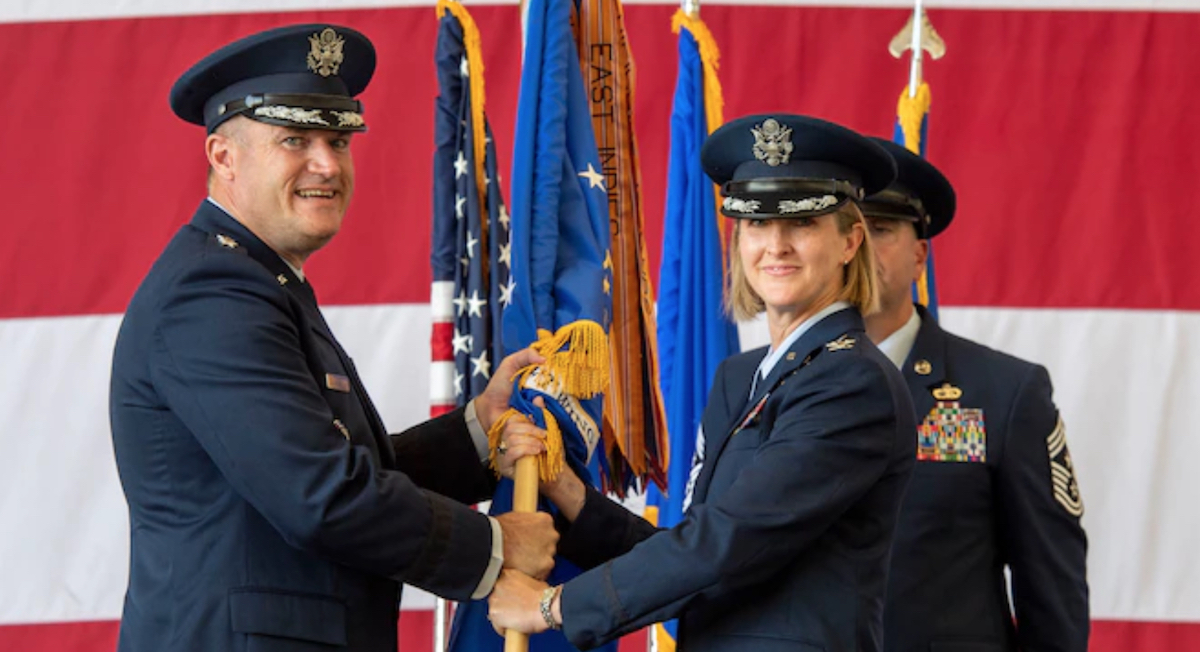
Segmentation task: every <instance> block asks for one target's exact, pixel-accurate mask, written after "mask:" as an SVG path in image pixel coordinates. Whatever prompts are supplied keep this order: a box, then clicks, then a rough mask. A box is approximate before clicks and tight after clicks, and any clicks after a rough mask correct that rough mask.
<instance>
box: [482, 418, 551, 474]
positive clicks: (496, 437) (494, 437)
mask: <svg viewBox="0 0 1200 652" xmlns="http://www.w3.org/2000/svg"><path fill="white" fill-rule="evenodd" d="M513 417H518V418H521V419H528V418H529V417H526V416H525V415H524V414H521V413H520V412H518V411H517V410H516V409H514V408H508V410H506V411H505V412H504V414H503V415H501V416H500V418H499V419H496V423H493V424H492V427H491V428H490V429H489V430H488V445H489V447H490V448H491V451H492V453H491V457H490V459H491V466H492V470H493V471H495V472H496V473H497V475H498V474H499V473H500V466H499V464H498V463H497V462H496V447H497V446H499V445H500V439H501V437H500V435H501V433H503V432H504V425H505V424H506V423H508V420H509V419H511V418H513ZM542 418H543V419H545V420H546V452H545V453H544V454H542V455H538V478H539V479H541V481H542V482H552V481H554V480H556V479H558V476H559V474H561V473H562V468H563V459H564V451H563V438H562V430H561V429H560V428H559V427H558V421H557V420H556V419H555V418H554V415H553V414H550V410H548V409H546V408H542Z"/></svg>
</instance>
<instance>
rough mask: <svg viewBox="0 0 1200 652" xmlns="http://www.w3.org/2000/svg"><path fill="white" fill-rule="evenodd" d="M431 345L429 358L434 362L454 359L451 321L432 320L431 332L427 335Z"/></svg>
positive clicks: (452, 325)
mask: <svg viewBox="0 0 1200 652" xmlns="http://www.w3.org/2000/svg"><path fill="white" fill-rule="evenodd" d="M429 344H430V347H431V349H432V350H431V351H430V359H431V360H432V361H434V362H453V361H454V324H453V323H452V322H434V324H433V333H432V334H431V335H430V337H429Z"/></svg>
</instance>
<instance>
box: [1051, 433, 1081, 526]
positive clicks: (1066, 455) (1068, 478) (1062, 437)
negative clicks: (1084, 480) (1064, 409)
mask: <svg viewBox="0 0 1200 652" xmlns="http://www.w3.org/2000/svg"><path fill="white" fill-rule="evenodd" d="M1046 450H1047V452H1049V453H1050V485H1051V487H1052V489H1053V491H1054V499H1055V500H1057V501H1058V504H1059V505H1062V507H1063V509H1065V510H1067V513H1068V514H1070V515H1071V516H1074V517H1075V518H1079V517H1080V516H1083V496H1081V495H1080V494H1079V483H1078V482H1076V481H1075V466H1074V465H1073V464H1071V453H1070V451H1068V450H1067V428H1066V426H1064V425H1063V421H1062V417H1059V419H1058V425H1056V426H1055V427H1054V432H1052V433H1050V436H1049V437H1046Z"/></svg>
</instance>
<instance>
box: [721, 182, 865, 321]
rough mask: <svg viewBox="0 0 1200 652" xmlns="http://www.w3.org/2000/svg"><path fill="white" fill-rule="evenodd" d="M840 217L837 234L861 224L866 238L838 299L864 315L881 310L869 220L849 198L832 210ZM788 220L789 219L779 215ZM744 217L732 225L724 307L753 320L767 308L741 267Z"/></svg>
mask: <svg viewBox="0 0 1200 652" xmlns="http://www.w3.org/2000/svg"><path fill="white" fill-rule="evenodd" d="M833 216H834V218H836V219H837V227H838V233H840V234H842V235H845V234H848V233H850V231H851V230H853V228H854V225H855V224H861V225H862V232H863V240H862V244H861V245H859V247H858V250H857V251H855V252H854V257H853V258H851V259H850V262H849V263H848V264H847V265H846V266H845V268H844V270H843V272H842V290H841V292H839V293H838V297H837V299H838V301H847V302H849V303H850V304H851V305H853V306H854V307H856V308H858V311H859V312H861V313H862V314H863V316H866V315H869V314H872V313H874V312H876V311H877V310H879V280H878V278H877V276H876V270H875V247H874V245H873V244H871V230H870V229H868V228H867V224H866V220H865V219H864V218H863V214H862V211H861V210H859V208H858V204H856V203H854V202H853V201H848V202H846V203H845V204H843V205H842V206H841V207H840V208H838V209H837V210H836V211H834V213H833ZM780 219H789V218H780ZM741 222H742V221H741V220H738V221H737V223H736V224H735V225H734V228H733V237H732V238H730V239H729V287H728V288H727V291H726V293H725V309H726V310H727V311H728V312H729V313H730V314H732V315H733V318H734V319H736V320H738V321H745V320H748V319H753V318H754V317H755V316H756V315H758V314H759V313H760V312H762V311H764V310H766V309H767V307H766V304H765V303H763V300H762V297H760V296H758V293H756V292H755V291H754V289H753V288H751V287H750V282H749V281H747V280H746V270H744V269H742V257H741V256H740V255H739V253H738V240H739V232H740V231H741Z"/></svg>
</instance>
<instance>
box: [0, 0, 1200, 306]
mask: <svg viewBox="0 0 1200 652" xmlns="http://www.w3.org/2000/svg"><path fill="white" fill-rule="evenodd" d="M674 10H675V5H661V6H659V5H633V6H629V7H627V8H626V11H627V15H628V21H627V25H628V29H629V40H630V44H631V47H632V49H633V53H634V56H635V57H636V60H637V63H638V81H639V84H638V93H637V124H638V125H639V127H640V132H639V134H638V136H639V141H640V142H639V150H640V154H641V156H642V158H643V165H644V169H645V170H647V171H648V173H647V174H645V175H644V176H643V180H644V193H643V196H644V197H645V202H646V216H647V224H646V227H647V229H646V230H647V241H648V243H649V251H648V253H649V257H650V258H651V261H650V263H651V269H657V266H658V263H657V259H658V247H659V243H660V242H661V235H660V234H661V224H660V222H661V214H662V207H663V197H664V183H665V177H664V175H662V174H661V172H656V171H661V170H665V169H666V157H667V147H668V143H667V134H668V130H667V129H666V128H665V127H666V125H667V124H668V116H669V112H670V105H671V89H672V88H673V87H674V77H675V68H676V66H675V57H676V54H675V43H676V40H675V38H674V36H672V35H671V34H670V29H669V25H670V15H671V12H673V11H674ZM472 11H473V12H475V13H476V21H477V22H478V24H479V25H480V26H481V31H482V37H483V46H484V60H485V62H486V70H487V91H488V98H487V105H488V112H489V117H490V119H491V124H492V126H493V127H494V129H495V138H496V142H497V144H498V152H499V155H500V168H501V176H502V177H504V178H508V176H507V170H508V160H509V158H510V156H511V151H512V125H513V118H514V110H515V103H516V95H517V84H518V75H519V65H520V51H519V34H520V27H519V20H518V14H517V8H516V7H514V6H489V5H480V6H478V7H474V8H472ZM907 13H908V12H906V11H904V10H900V9H868V8H846V7H841V8H833V7H789V6H770V7H764V6H747V5H738V6H725V5H713V6H711V7H706V8H705V17H706V19H707V20H708V21H709V25H710V27H711V28H712V31H713V34H714V37H715V38H716V41H717V43H718V44H719V45H720V47H721V51H722V60H721V63H722V66H721V78H722V82H723V83H724V85H725V98H726V115H728V116H737V115H739V114H745V113H750V112H761V111H772V110H779V109H780V108H785V109H787V110H789V111H797V112H804V113H811V114H814V115H819V116H822V117H827V118H831V119H834V120H838V121H842V122H845V123H847V124H848V125H850V126H852V127H854V128H857V129H860V130H864V131H867V132H871V133H875V134H883V135H887V134H888V133H890V129H891V125H892V120H893V119H894V110H895V101H896V93H897V92H898V90H899V89H900V88H901V87H902V86H903V85H904V82H905V80H906V79H907V75H908V73H907V69H906V66H907V64H906V63H905V62H904V61H898V60H894V59H892V58H891V57H889V56H888V55H887V53H886V50H885V48H884V45H885V44H886V43H887V42H888V41H889V40H890V39H891V37H892V35H893V34H894V33H895V31H896V30H897V29H898V28H899V26H900V25H903V23H904V20H905V19H906V18H907ZM934 18H935V21H936V23H937V26H938V30H939V31H940V33H941V34H942V36H943V37H945V39H946V41H947V42H948V43H952V44H955V43H957V44H961V46H960V47H952V49H951V52H950V54H949V55H947V56H946V57H945V58H943V59H941V60H939V61H936V62H929V63H928V64H927V65H926V67H925V72H926V75H927V78H928V80H929V82H930V84H931V85H932V87H933V110H932V116H931V123H930V133H929V157H930V159H931V160H932V161H933V162H935V163H936V164H938V165H939V166H941V167H942V168H943V169H944V170H945V171H946V173H947V175H948V176H949V177H950V178H951V180H952V181H953V182H954V183H955V185H956V186H957V188H958V191H959V198H960V207H959V217H958V220H957V221H956V223H955V224H954V225H953V226H952V227H951V228H950V230H949V231H948V232H947V233H946V234H945V235H944V236H942V238H941V241H942V245H941V246H940V247H939V249H938V264H939V272H940V276H939V279H938V281H939V288H940V291H941V299H942V302H943V304H944V305H990V306H1030V307H1115V308H1165V309H1200V283H1192V282H1191V278H1192V276H1193V274H1192V270H1191V267H1190V264H1191V263H1190V261H1191V260H1193V259H1196V258H1200V240H1197V239H1196V238H1191V237H1186V234H1187V233H1190V232H1191V231H1192V230H1193V229H1192V226H1191V222H1190V221H1189V220H1190V217H1189V216H1191V215H1195V214H1200V195H1197V194H1196V193H1189V192H1187V189H1188V188H1190V187H1191V186H1192V185H1193V184H1194V180H1195V179H1196V178H1197V177H1200V149H1197V148H1194V147H1188V146H1187V145H1186V144H1187V143H1195V142H1200V113H1197V112H1196V111H1193V110H1191V109H1190V107H1194V106H1197V105H1198V104H1200V86H1198V85H1196V84H1195V83H1193V78H1192V74H1191V73H1190V65H1191V64H1190V63H1189V62H1191V61H1193V60H1194V56H1193V51H1194V40H1195V35H1196V34H1198V33H1200V13H1167V12H1139V11H1119V12H1066V11H977V10H951V9H938V10H937V11H936V14H935V15H934ZM301 20H303V21H315V20H328V21H334V22H339V23H344V24H347V25H350V26H353V27H356V28H359V29H361V30H363V31H364V32H366V33H367V34H368V35H370V36H372V37H373V38H374V41H375V45H376V47H377V48H378V51H379V66H378V71H377V73H376V77H375V80H374V82H373V83H372V85H371V88H370V89H369V90H368V91H367V92H366V93H365V94H364V95H363V100H364V102H365V104H366V107H367V109H366V116H367V120H368V122H369V123H370V126H371V131H370V133H369V134H367V135H365V136H362V137H359V138H357V139H356V141H355V145H354V149H355V158H356V161H357V169H358V180H357V193H356V196H355V198H354V202H353V205H352V208H351V210H350V214H349V215H348V217H347V223H346V226H345V228H344V229H343V232H342V234H341V235H339V236H338V238H337V239H335V240H334V242H333V243H332V244H331V245H330V246H329V247H328V248H327V250H326V251H322V252H320V253H319V254H318V255H317V256H314V257H313V259H312V261H311V264H310V265H309V266H308V268H307V271H308V272H309V274H310V276H311V277H312V278H313V279H314V283H315V285H316V287H317V289H318V291H319V295H320V297H321V299H322V301H323V302H324V303H326V304H375V303H396V302H406V303H425V302H426V301H427V294H426V292H427V288H428V287H429V265H428V257H429V254H428V247H429V215H430V206H429V192H430V183H431V178H430V169H429V168H430V166H429V159H430V156H431V155H432V152H433V142H432V133H431V132H432V115H433V98H434V96H435V93H436V89H435V78H434V66H433V61H432V59H431V55H430V53H432V52H433V49H434V40H435V36H436V25H435V20H434V18H433V12H432V9H431V8H430V7H410V8H393V9H379V10H359V11H331V12H315V11H314V12H296V13H287V14H246V15H211V16H188V17H170V18H154V19H120V20H102V21H80V22H53V23H13V24H0V59H2V60H5V61H21V62H23V63H22V65H20V66H15V67H14V68H13V70H12V71H11V74H10V75H9V76H8V77H7V78H6V80H5V90H6V93H7V97H12V98H41V99H40V100H31V101H25V102H8V103H7V104H6V107H7V109H8V110H9V113H8V114H7V115H6V119H5V120H4V121H3V122H0V142H3V143H4V144H5V151H6V152H8V153H9V155H7V156H4V157H0V179H4V180H5V184H6V185H5V187H6V188H8V189H10V190H12V191H11V192H6V193H5V211H4V219H5V233H6V234H7V236H6V237H4V238H0V278H3V279H4V291H3V292H0V317H30V316H39V315H59V314H86V313H101V312H120V311H121V310H123V309H124V306H125V305H126V303H127V301H128V299H129V297H130V296H131V295H132V293H133V291H134V289H135V288H136V285H137V283H138V282H139V281H140V279H141V278H142V276H143V275H144V274H145V272H146V269H147V268H148V267H149V265H150V264H151V262H152V261H153V260H154V258H155V256H157V254H158V252H159V251H160V250H161V248H162V246H163V244H164V243H165V242H166V241H167V239H168V238H169V237H170V236H171V234H172V233H173V232H174V231H175V230H176V229H177V228H178V226H179V225H180V224H181V223H183V222H184V221H186V219H187V218H188V217H189V216H190V214H191V212H192V210H193V209H194V207H195V205H196V203H197V202H198V201H200V199H201V198H202V197H203V196H204V190H203V180H204V159H203V155H202V140H203V132H202V130H201V129H199V128H197V127H193V126H190V125H185V124H183V123H181V122H180V121H179V120H177V119H175V118H174V117H173V116H172V115H171V113H170V111H169V110H168V109H167V103H166V97H167V91H168V89H169V88H170V85H171V83H172V82H173V80H174V79H175V77H176V76H177V75H178V74H179V73H180V72H181V71H183V70H184V69H185V68H186V67H187V66H188V65H190V64H191V63H192V62H194V61H195V60H197V59H198V58H199V57H200V56H202V55H203V54H205V53H207V52H209V51H210V50H212V49H213V48H214V47H216V46H218V45H220V44H223V43H225V42H227V41H229V40H231V39H233V38H234V37H237V36H241V35H245V34H249V33H251V32H253V31H256V30H259V29H263V28H266V27H270V26H274V25H278V24H282V23H286V22H294V21H301ZM780 33H786V34H788V35H789V43H793V44H795V47H789V48H784V49H781V50H780V51H779V52H776V53H775V55H776V56H774V57H773V58H772V65H770V66H762V65H761V64H762V56H761V55H762V52H761V48H762V46H761V39H759V38H755V37H753V36H747V35H755V34H780ZM828 34H844V35H852V38H849V39H842V40H841V41H839V43H838V45H837V48H836V52H835V51H834V50H831V49H830V48H829V46H828V43H829V40H828ZM998 51H1003V52H1005V53H1006V54H1005V56H1003V57H997V56H995V53H996V52H998ZM131 52H142V53H145V52H153V53H154V56H151V57H146V56H141V57H131V56H130V53H131ZM834 61H836V63H837V65H830V63H831V62H834ZM796 80H801V81H799V82H797V81H796ZM35 125H53V128H34V126H35Z"/></svg>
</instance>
